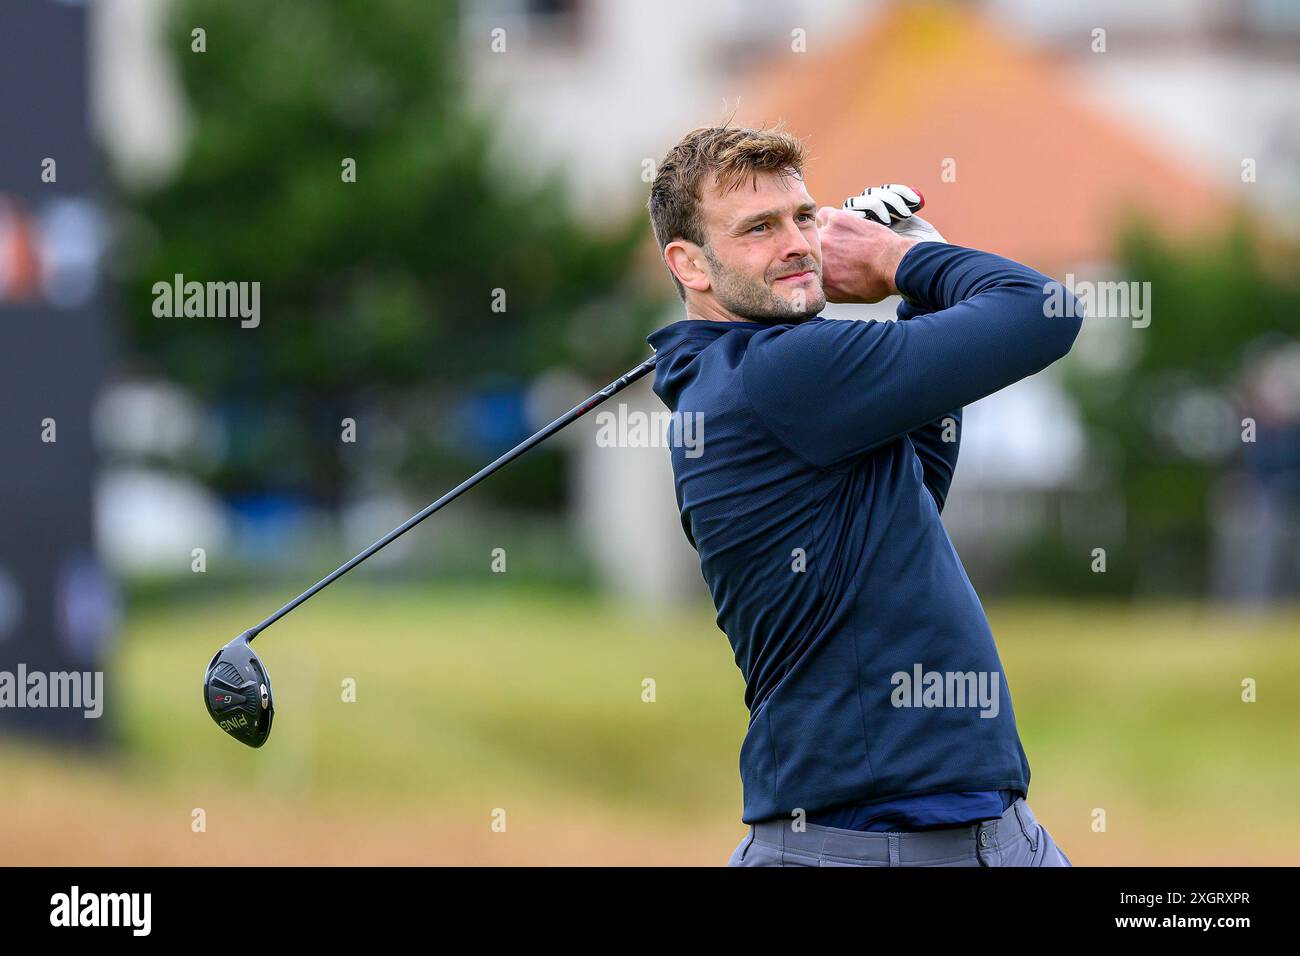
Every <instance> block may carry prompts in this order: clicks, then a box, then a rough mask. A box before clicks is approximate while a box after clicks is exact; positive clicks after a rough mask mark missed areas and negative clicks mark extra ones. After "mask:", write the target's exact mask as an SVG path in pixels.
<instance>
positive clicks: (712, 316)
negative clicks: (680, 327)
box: [686, 299, 749, 322]
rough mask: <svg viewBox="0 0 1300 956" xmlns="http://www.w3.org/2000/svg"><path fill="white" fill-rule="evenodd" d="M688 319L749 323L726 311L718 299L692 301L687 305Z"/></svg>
mask: <svg viewBox="0 0 1300 956" xmlns="http://www.w3.org/2000/svg"><path fill="white" fill-rule="evenodd" d="M686 318H688V319H697V320H699V321H701V322H748V321H749V319H742V318H741V317H740V316H738V315H735V314H733V313H731V312H729V311H727V309H725V308H724V307H723V306H722V305H721V304H720V303H719V302H718V300H717V299H692V300H691V301H688V302H687V303H686Z"/></svg>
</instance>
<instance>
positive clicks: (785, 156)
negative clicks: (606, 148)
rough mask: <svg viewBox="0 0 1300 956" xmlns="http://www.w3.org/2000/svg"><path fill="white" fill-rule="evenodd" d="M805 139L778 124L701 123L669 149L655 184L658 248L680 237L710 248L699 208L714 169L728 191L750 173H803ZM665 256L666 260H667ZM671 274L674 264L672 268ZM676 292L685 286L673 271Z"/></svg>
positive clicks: (652, 207) (680, 292) (653, 218)
mask: <svg viewBox="0 0 1300 956" xmlns="http://www.w3.org/2000/svg"><path fill="white" fill-rule="evenodd" d="M804 162H805V157H804V148H803V143H802V142H800V141H799V140H798V139H797V138H796V137H794V136H792V135H791V134H789V133H787V132H785V131H784V130H783V129H781V127H780V126H779V125H778V126H776V127H774V128H772V129H768V128H764V129H745V128H743V127H738V126H701V127H700V128H699V129H694V130H691V131H690V132H689V133H687V134H686V136H685V137H684V138H683V139H682V141H681V142H680V143H678V144H677V145H676V146H674V147H673V148H672V149H671V150H669V151H668V155H667V156H665V157H664V161H663V162H662V163H661V164H660V165H659V172H658V173H657V174H656V175H655V179H654V182H653V183H652V184H651V185H650V199H649V202H648V203H647V204H646V205H647V206H648V207H649V210H650V223H651V225H652V226H653V227H654V232H655V241H656V242H657V243H659V252H660V253H661V254H662V253H663V251H664V247H666V246H667V245H668V243H670V242H672V241H673V240H675V239H685V240H686V241H688V242H693V243H695V244H696V245H697V246H702V247H704V248H708V244H709V241H708V240H709V237H708V234H707V233H706V232H705V230H704V217H703V216H702V215H701V214H700V199H701V189H702V184H703V183H704V181H705V179H706V177H707V175H708V174H709V173H714V174H716V177H717V183H718V188H719V189H720V190H721V191H722V192H723V193H728V192H730V191H731V190H733V189H735V188H737V187H739V186H740V185H741V184H742V183H743V182H744V181H745V179H746V178H750V177H752V178H753V179H754V180H755V182H757V176H758V173H760V172H775V173H782V174H784V175H789V176H797V177H800V178H802V177H803V168H804ZM665 262H666V260H665ZM668 274H669V275H672V270H671V269H670V270H668ZM672 280H673V285H675V286H677V294H678V295H679V296H680V297H681V298H682V301H685V300H686V290H685V289H684V288H682V284H681V282H679V281H678V280H677V276H675V275H673V276H672Z"/></svg>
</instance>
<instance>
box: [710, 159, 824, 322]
mask: <svg viewBox="0 0 1300 956" xmlns="http://www.w3.org/2000/svg"><path fill="white" fill-rule="evenodd" d="M702 208H703V213H704V223H705V229H706V231H707V235H708V237H709V246H708V247H706V248H705V249H704V250H703V253H704V256H705V258H706V259H707V261H708V265H709V271H710V273H711V276H710V279H711V281H710V287H709V291H708V292H705V293H704V294H705V295H708V294H710V293H711V294H712V295H713V296H714V297H715V298H716V299H717V301H718V303H719V304H720V305H721V306H723V307H724V308H725V309H726V310H727V311H729V312H731V313H732V314H733V315H735V316H737V317H738V318H741V319H745V320H748V321H753V322H799V321H802V320H803V319H806V318H811V317H812V316H815V315H817V314H818V313H820V312H821V311H822V309H824V308H825V307H826V293H825V291H824V290H823V289H822V250H821V240H820V238H819V236H818V233H817V205H816V203H814V202H813V199H812V197H811V196H809V195H808V190H807V188H806V187H805V186H804V183H803V181H802V180H800V179H796V178H794V177H792V176H781V175H778V174H776V173H759V174H758V176H757V178H756V180H748V181H746V182H744V183H742V184H741V185H740V186H739V187H738V188H737V189H733V190H732V191H730V192H729V193H727V194H726V195H720V194H719V192H718V190H717V186H716V184H710V185H709V187H708V188H706V189H705V190H704V192H703V201H702Z"/></svg>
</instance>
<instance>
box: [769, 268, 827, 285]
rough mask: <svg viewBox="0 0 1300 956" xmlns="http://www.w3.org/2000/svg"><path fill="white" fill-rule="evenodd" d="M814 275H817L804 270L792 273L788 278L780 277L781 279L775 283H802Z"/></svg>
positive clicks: (811, 271)
mask: <svg viewBox="0 0 1300 956" xmlns="http://www.w3.org/2000/svg"><path fill="white" fill-rule="evenodd" d="M815 275H817V273H815V272H813V270H811V269H805V270H804V271H803V272H794V273H791V274H790V275H788V276H781V278H779V279H777V280H776V281H777V282H802V281H803V280H804V279H811V278H812V277H813V276H815Z"/></svg>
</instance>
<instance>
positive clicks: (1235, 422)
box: [1017, 220, 1300, 595]
mask: <svg viewBox="0 0 1300 956" xmlns="http://www.w3.org/2000/svg"><path fill="white" fill-rule="evenodd" d="M1121 249H1122V254H1121V261H1122V263H1123V266H1122V269H1121V273H1122V275H1123V276H1124V277H1126V278H1129V279H1133V280H1137V281H1140V282H1150V283H1151V285H1150V289H1151V308H1152V311H1151V323H1150V325H1149V326H1147V327H1145V328H1140V329H1138V328H1134V329H1131V330H1128V329H1126V330H1124V331H1123V332H1122V334H1123V335H1124V336H1125V337H1126V338H1128V339H1129V341H1128V343H1127V344H1128V346H1129V348H1128V350H1127V354H1126V356H1125V357H1124V359H1123V360H1122V361H1119V362H1117V363H1114V365H1113V366H1112V367H1110V368H1108V369H1106V370H1098V368H1096V367H1095V366H1090V365H1089V364H1088V363H1082V362H1072V363H1070V364H1069V365H1068V366H1067V370H1068V374H1067V383H1068V386H1069V388H1070V390H1071V392H1072V393H1073V395H1074V397H1075V398H1076V399H1077V400H1078V402H1079V405H1080V408H1081V410H1082V414H1083V417H1084V421H1085V425H1086V427H1087V429H1088V433H1089V436H1090V441H1091V445H1092V450H1093V460H1094V462H1095V465H1096V467H1097V468H1098V470H1099V475H1100V484H1099V488H1098V490H1097V491H1095V492H1094V494H1098V495H1112V496H1120V497H1121V498H1122V500H1123V502H1124V513H1125V540H1124V542H1123V546H1122V549H1121V550H1119V551H1118V553H1117V551H1116V549H1111V553H1110V560H1109V562H1108V568H1107V573H1106V574H1105V575H1096V576H1092V578H1091V579H1090V580H1089V581H1088V582H1087V585H1086V586H1087V587H1088V588H1090V589H1091V590H1093V591H1096V592H1097V593H1103V592H1108V593H1112V594H1126V595H1131V594H1133V593H1136V592H1141V593H1146V594H1150V593H1165V594H1188V593H1203V592H1204V591H1205V588H1206V585H1207V583H1208V582H1207V571H1208V567H1209V563H1210V561H1209V558H1210V554H1211V551H1212V540H1211V539H1212V511H1213V507H1214V503H1213V501H1212V489H1213V487H1214V484H1215V482H1216V480H1217V478H1218V477H1219V476H1221V475H1223V474H1224V473H1225V472H1227V471H1229V470H1231V469H1234V468H1239V467H1240V466H1241V464H1242V461H1243V458H1244V456H1245V455H1246V454H1247V453H1248V449H1247V446H1246V444H1245V443H1244V442H1243V441H1242V425H1241V422H1242V419H1243V418H1245V417H1249V416H1254V415H1257V414H1258V410H1257V409H1255V408H1253V407H1252V403H1251V399H1250V397H1249V395H1248V394H1247V390H1246V389H1245V388H1244V387H1243V386H1244V385H1245V384H1246V383H1245V376H1248V375H1249V371H1248V367H1247V366H1248V361H1249V360H1250V359H1251V358H1252V357H1253V356H1257V355H1259V354H1262V353H1265V352H1267V351H1268V350H1270V349H1271V348H1275V347H1276V346H1277V345H1278V344H1279V343H1282V342H1285V341H1287V340H1291V341H1295V340H1298V339H1300V283H1298V282H1297V278H1298V277H1300V271H1298V270H1297V269H1296V268H1295V263H1296V253H1295V250H1294V249H1291V248H1288V247H1287V246H1286V244H1285V243H1277V242H1273V243H1272V244H1271V245H1265V243H1264V242H1263V241H1262V240H1261V238H1260V233H1259V231H1258V229H1256V228H1253V227H1252V226H1251V225H1250V224H1248V223H1247V222H1246V221H1245V220H1239V221H1237V222H1235V223H1233V224H1231V225H1229V226H1227V227H1225V229H1224V230H1223V231H1222V232H1221V233H1220V234H1219V235H1218V237H1217V238H1216V239H1215V240H1214V241H1212V242H1209V243H1207V244H1202V245H1199V246H1188V245H1186V244H1183V243H1177V242H1173V241H1170V240H1167V239H1163V238H1161V237H1160V236H1159V235H1157V234H1155V233H1154V232H1152V231H1150V230H1149V229H1143V228H1136V227H1135V228H1130V229H1128V230H1126V233H1125V236H1124V238H1123V241H1122V243H1121ZM1086 321H1088V322H1122V321H1126V320H1124V319H1119V318H1089V319H1088V320H1086ZM1056 544H1057V545H1058V546H1060V547H1065V546H1066V545H1065V544H1064V543H1063V542H1057V543H1056ZM1052 551H1053V547H1052V545H1051V543H1050V542H1043V541H1038V542H1035V543H1034V545H1033V546H1032V547H1031V548H1030V549H1029V551H1028V552H1027V553H1026V554H1025V555H1023V556H1022V560H1021V561H1020V562H1019V569H1018V572H1017V575H1018V577H1019V576H1021V575H1023V576H1024V577H1023V579H1025V580H1028V579H1033V578H1037V579H1043V578H1044V577H1045V576H1051V577H1055V579H1056V580H1055V581H1054V582H1052V583H1054V584H1055V587H1054V588H1050V589H1053V590H1068V591H1070V592H1071V593H1078V590H1079V586H1080V584H1079V572H1078V568H1079V561H1080V560H1081V559H1079V558H1078V556H1077V554H1076V553H1075V552H1077V548H1073V550H1072V553H1071V558H1070V560H1069V561H1068V562H1062V561H1060V560H1052V559H1051V557H1050V553H1051V552H1052ZM1066 569H1068V570H1066ZM1040 583H1042V584H1045V585H1046V584H1048V582H1047V581H1046V580H1040Z"/></svg>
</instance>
